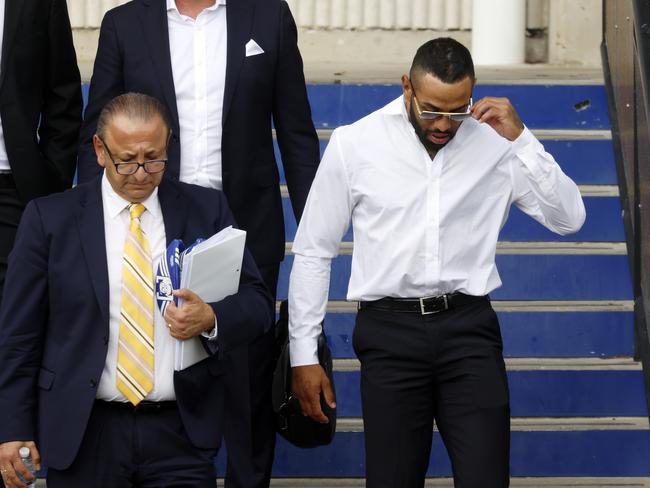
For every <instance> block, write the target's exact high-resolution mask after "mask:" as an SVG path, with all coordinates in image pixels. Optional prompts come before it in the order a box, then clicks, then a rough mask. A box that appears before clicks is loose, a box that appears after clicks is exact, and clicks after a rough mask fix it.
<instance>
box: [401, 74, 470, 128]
mask: <svg viewBox="0 0 650 488" xmlns="http://www.w3.org/2000/svg"><path fill="white" fill-rule="evenodd" d="M411 90H412V91H413V101H414V102H415V110H416V112H417V113H418V117H420V118H421V119H422V120H436V119H438V118H440V117H447V118H448V119H449V120H453V121H454V122H460V121H462V120H465V119H467V118H469V117H471V115H472V104H473V103H474V102H473V100H472V97H470V98H469V103H468V104H467V108H466V109H465V111H464V112H433V111H430V110H421V109H420V103H419V102H418V97H417V95H416V94H415V88H413V83H411Z"/></svg>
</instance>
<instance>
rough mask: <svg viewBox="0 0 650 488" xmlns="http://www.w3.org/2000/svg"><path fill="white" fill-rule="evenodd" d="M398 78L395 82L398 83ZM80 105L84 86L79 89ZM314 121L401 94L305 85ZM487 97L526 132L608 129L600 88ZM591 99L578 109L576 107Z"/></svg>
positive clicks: (350, 118)
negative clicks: (506, 106)
mask: <svg viewBox="0 0 650 488" xmlns="http://www.w3.org/2000/svg"><path fill="white" fill-rule="evenodd" d="M398 82H399V80H396V83H398ZM81 91H82V95H83V100H84V107H85V106H86V103H87V101H88V84H86V83H84V84H82V87H81ZM307 93H308V96H309V102H310V104H311V109H312V119H313V121H314V125H315V126H316V127H317V128H324V129H333V128H335V127H338V126H339V125H344V124H350V123H352V122H354V121H356V120H358V119H360V118H361V117H365V116H366V115H368V114H369V113H370V112H373V111H375V110H377V109H378V108H381V107H383V106H384V105H386V104H387V103H388V102H390V101H391V100H393V99H395V98H397V97H398V96H400V94H401V93H402V91H401V87H400V86H399V85H398V84H394V85H308V86H307ZM486 95H490V96H495V97H508V98H510V100H511V101H512V103H513V104H514V106H515V108H516V109H517V111H518V112H519V115H520V116H521V119H522V120H523V121H524V123H525V124H526V125H527V126H528V127H530V128H533V129H534V128H543V129H609V128H610V123H609V116H608V113H607V97H606V94H605V88H604V87H603V86H600V85H593V86H579V85H512V86H504V85H478V86H476V88H475V89H474V93H473V96H474V100H478V99H479V98H481V97H484V96H486ZM585 100H588V101H589V106H588V107H586V108H585V109H583V110H576V108H575V105H576V104H580V103H581V102H584V101H585Z"/></svg>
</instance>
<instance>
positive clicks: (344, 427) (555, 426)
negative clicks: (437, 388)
mask: <svg viewBox="0 0 650 488" xmlns="http://www.w3.org/2000/svg"><path fill="white" fill-rule="evenodd" d="M433 430H434V432H437V431H438V428H437V426H436V425H434V428H433ZM510 430H511V431H512V432H558V431H559V432H585V431H609V430H616V431H622V430H634V431H640V430H643V431H645V430H648V431H650V422H649V421H648V417H512V418H511V419H510ZM336 431H337V432H363V419H362V418H361V417H339V418H337V419H336Z"/></svg>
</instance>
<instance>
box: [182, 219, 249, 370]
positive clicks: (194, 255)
mask: <svg viewBox="0 0 650 488" xmlns="http://www.w3.org/2000/svg"><path fill="white" fill-rule="evenodd" d="M245 243H246V232H245V231H243V230H239V229H234V228H233V227H232V226H230V227H226V228H225V229H222V230H221V231H219V232H217V233H216V234H215V235H213V236H212V237H210V238H209V239H207V240H205V241H203V242H200V243H199V244H197V245H196V246H194V247H193V248H192V249H191V250H190V251H189V252H188V253H185V254H184V255H183V258H182V263H181V288H187V289H189V290H191V291H193V292H194V293H196V294H197V295H198V296H199V297H201V300H203V301H204V302H206V303H214V302H219V301H221V300H223V299H224V298H226V297H227V296H230V295H234V294H235V293H237V291H238V290H239V277H240V275H241V267H242V261H243V258H244V244H245ZM178 306H179V307H182V306H183V304H182V300H179V303H178ZM217 320H218V319H217ZM207 357H208V353H207V352H206V350H205V348H204V347H203V344H202V343H201V339H200V338H199V337H193V338H192V339H188V340H186V341H179V340H177V341H176V350H175V358H174V369H175V370H177V371H180V370H182V369H185V368H187V367H189V366H192V365H193V364H196V363H197V362H199V361H201V360H203V359H205V358H207Z"/></svg>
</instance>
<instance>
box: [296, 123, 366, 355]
mask: <svg viewBox="0 0 650 488" xmlns="http://www.w3.org/2000/svg"><path fill="white" fill-rule="evenodd" d="M338 131H339V129H337V130H335V131H334V133H333V134H332V138H331V140H330V143H329V144H328V146H327V149H326V150H325V154H324V155H323V160H322V161H321V163H320V165H319V168H318V172H317V173H316V177H315V178H314V182H313V183H312V186H311V189H310V191H309V196H308V197H307V203H306V204H305V210H304V211H303V214H302V218H301V219H300V224H299V225H298V230H297V232H296V238H295V241H294V244H293V248H292V251H293V253H294V255H295V256H294V261H293V267H292V269H291V276H290V278H289V342H290V356H291V365H292V366H304V365H308V364H318V351H317V348H318V336H319V335H320V333H321V330H322V325H321V324H322V322H323V319H324V317H325V312H326V310H327V300H328V296H329V282H330V270H331V261H332V258H333V257H335V256H337V255H338V253H339V247H340V244H341V239H342V238H343V236H344V235H345V232H346V231H347V229H348V227H349V226H350V216H351V214H352V208H353V201H352V196H351V190H350V184H349V178H348V174H347V171H346V167H345V164H344V160H343V154H342V151H341V147H340V138H339V137H338Z"/></svg>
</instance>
